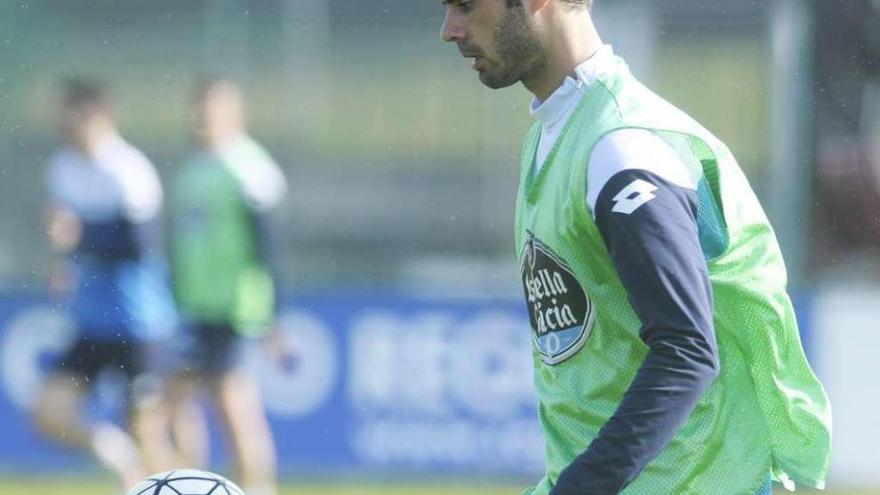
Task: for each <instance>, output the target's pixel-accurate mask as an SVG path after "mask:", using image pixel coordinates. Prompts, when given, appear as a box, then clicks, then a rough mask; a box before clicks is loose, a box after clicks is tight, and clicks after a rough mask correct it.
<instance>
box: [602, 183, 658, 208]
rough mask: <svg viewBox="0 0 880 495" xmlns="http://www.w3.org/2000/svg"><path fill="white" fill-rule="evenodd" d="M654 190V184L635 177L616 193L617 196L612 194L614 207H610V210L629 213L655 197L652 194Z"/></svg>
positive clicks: (655, 187)
mask: <svg viewBox="0 0 880 495" xmlns="http://www.w3.org/2000/svg"><path fill="white" fill-rule="evenodd" d="M656 190H657V186H655V185H654V184H651V183H650V182H648V181H644V180H642V179H636V180H634V181H632V182H630V184H629V185H628V186H626V187H624V188H623V190H622V191H620V192H619V193H617V196H614V208H611V211H613V212H615V213H623V214H624V215H629V214H630V213H632V212H634V211H636V210H637V209H638V208H639V207H640V206H642V205H643V204H645V203H647V202H648V201H651V200H652V199H654V198H656V197H657V196H656V195H655V194H654V191H656Z"/></svg>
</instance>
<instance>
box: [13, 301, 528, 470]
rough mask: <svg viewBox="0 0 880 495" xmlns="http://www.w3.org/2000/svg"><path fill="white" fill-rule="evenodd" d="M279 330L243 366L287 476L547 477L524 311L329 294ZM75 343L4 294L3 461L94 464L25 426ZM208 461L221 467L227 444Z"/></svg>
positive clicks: (107, 392)
mask: <svg viewBox="0 0 880 495" xmlns="http://www.w3.org/2000/svg"><path fill="white" fill-rule="evenodd" d="M279 327H280V330H281V335H282V338H283V339H284V342H285V346H284V347H285V348H286V349H288V354H289V355H288V356H287V358H286V359H283V360H273V359H270V358H268V356H267V353H266V352H265V349H263V348H262V347H261V346H260V345H258V344H256V343H254V344H253V345H251V346H249V347H248V348H247V349H246V351H245V363H246V365H247V366H248V368H250V369H251V370H252V371H253V372H254V373H256V376H257V377H258V379H259V382H260V384H261V387H262V390H263V396H264V400H265V403H266V407H267V410H268V413H269V417H270V422H271V426H272V429H273V432H274V434H275V438H276V441H277V448H278V453H279V461H280V465H281V468H282V470H283V471H287V472H323V473H326V472H334V471H345V472H379V473H382V472H385V473H401V472H412V473H432V474H437V473H462V474H492V473H497V474H505V475H528V476H531V475H534V474H537V473H539V472H540V471H541V459H542V454H543V442H542V440H541V434H540V429H539V425H538V422H537V418H536V411H535V398H534V394H533V391H532V371H531V370H532V362H531V355H530V348H529V345H530V344H529V331H528V323H527V320H526V316H525V311H524V308H523V305H522V303H521V301H518V300H456V299H445V298H419V297H408V296H400V295H375V294H373V293H339V292H332V293H329V292H328V293H325V294H313V295H309V296H303V297H297V298H296V299H295V300H294V301H292V302H291V304H287V305H285V306H284V307H283V308H282V311H281V313H280V318H279ZM74 336H75V332H74V329H73V328H72V326H71V325H70V323H69V320H68V319H67V317H66V315H64V314H62V313H59V312H57V311H55V310H53V309H52V307H51V306H50V305H48V303H47V302H46V301H45V300H44V299H42V298H40V297H36V296H14V295H13V296H7V297H4V298H0V350H2V354H0V438H3V439H4V441H3V442H0V465H2V466H6V467H7V468H8V469H10V468H11V469H15V470H19V469H58V468H73V467H77V466H80V465H82V464H83V463H84V462H87V458H85V457H84V456H82V455H79V454H76V453H73V452H70V451H65V450H62V449H60V448H58V447H56V446H54V445H52V444H50V443H48V442H46V441H44V440H41V439H40V438H39V436H38V434H37V432H36V431H35V430H34V428H33V427H32V426H31V425H30V422H29V421H28V419H27V413H28V411H29V410H30V409H31V407H32V405H33V401H34V400H35V398H36V394H37V391H38V390H39V386H40V384H41V383H42V381H43V380H44V379H45V377H46V373H47V372H48V371H49V370H50V369H51V362H52V359H53V356H57V355H58V354H59V353H61V352H63V350H64V349H65V348H66V346H68V345H69V344H70V342H72V339H73V338H74ZM170 345H173V344H170ZM99 382H100V381H99ZM108 382H109V383H110V385H103V384H102V383H98V384H96V387H95V388H96V389H97V390H98V392H97V393H96V394H95V397H94V400H93V401H92V402H93V404H92V405H91V406H90V408H91V410H92V412H93V413H95V414H101V412H102V411H101V410H106V411H111V412H112V411H113V410H114V408H116V409H117V410H118V403H117V404H114V402H117V401H116V399H118V398H119V393H118V391H117V392H116V393H114V389H113V387H112V380H108ZM114 398H115V399H114ZM106 414H110V413H106ZM214 457H215V460H217V461H218V462H223V459H224V457H225V456H223V455H221V454H220V453H219V446H215V453H214Z"/></svg>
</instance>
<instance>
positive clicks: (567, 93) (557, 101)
mask: <svg viewBox="0 0 880 495" xmlns="http://www.w3.org/2000/svg"><path fill="white" fill-rule="evenodd" d="M612 64H614V49H613V48H612V47H611V45H602V47H601V48H599V50H597V51H596V53H595V54H593V56H592V57H590V58H588V59H587V60H585V61H584V62H581V63H580V64H579V65H578V66H577V67H575V69H574V73H573V74H571V75H569V76H567V77H566V78H565V81H563V82H562V85H561V86H559V87H558V88H556V91H554V92H553V94H551V95H550V97H549V98H547V99H546V100H544V101H543V102H542V101H539V100H538V99H537V98H532V103H531V105H530V107H529V112H530V113H531V114H532V117H534V118H535V119H537V120H540V121H541V122H542V123H544V124H545V125H552V124H554V123H556V122H557V121H559V119H561V118H562V117H563V116H564V115H565V113H566V110H568V109H569V108H571V106H572V103H573V102H574V101H576V98H578V97H580V96H581V95H582V94H583V90H584V89H585V88H586V87H588V86H590V85H591V84H593V83H594V82H596V80H597V79H598V78H599V77H600V76H601V75H602V74H605V73H606V72H608V69H609V66H611V65H612Z"/></svg>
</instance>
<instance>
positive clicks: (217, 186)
mask: <svg viewBox="0 0 880 495" xmlns="http://www.w3.org/2000/svg"><path fill="white" fill-rule="evenodd" d="M193 115H194V127H195V129H194V133H195V136H196V138H197V140H198V142H199V147H200V149H199V151H198V152H197V153H196V154H195V155H194V156H193V157H192V158H191V159H189V160H188V161H187V162H186V163H185V164H184V165H183V168H182V170H181V172H180V175H179V177H178V180H177V183H176V184H175V188H174V229H173V239H172V241H173V242H172V267H173V274H174V283H175V293H176V296H177V301H178V307H179V310H180V312H181V315H182V316H183V317H184V318H185V320H186V323H187V328H188V329H189V337H190V338H191V339H192V347H191V352H190V355H189V356H188V357H187V359H186V365H187V366H188V368H189V370H188V373H186V374H187V375H189V378H197V379H198V380H199V381H202V380H204V381H205V382H206V383H208V384H209V386H210V390H211V392H212V393H213V394H212V395H213V399H214V402H215V404H216V407H217V410H218V411H219V413H220V419H221V420H222V423H223V425H224V426H225V429H226V431H227V433H228V434H229V437H230V440H231V442H230V444H231V446H232V449H233V451H234V454H235V461H236V465H237V467H238V471H239V473H238V474H239V479H241V481H242V486H243V487H244V489H245V490H247V492H248V493H249V494H252V495H272V494H275V493H276V492H277V487H276V483H277V482H276V459H275V446H274V442H273V440H272V435H271V432H270V430H269V425H268V422H267V419H266V412H265V409H264V406H263V401H262V398H261V397H260V392H259V388H258V385H257V383H256V381H255V380H254V379H253V377H252V376H250V374H248V373H247V372H246V371H245V370H244V369H242V367H241V366H240V364H241V363H240V360H239V357H240V350H241V344H242V342H243V341H244V339H245V338H247V337H251V338H264V337H267V336H269V335H270V334H269V332H270V331H271V330H272V329H273V326H274V321H273V320H274V311H275V300H276V298H275V285H274V281H273V276H272V273H271V264H270V263H269V255H268V249H267V248H268V244H269V242H268V238H267V236H268V231H267V219H266V216H267V214H268V213H269V212H270V211H271V210H272V209H273V208H274V207H275V206H277V205H278V203H279V202H280V201H281V199H282V197H283V195H284V193H285V191H286V182H285V179H284V176H283V174H282V173H281V171H280V169H279V168H278V165H276V164H275V162H274V161H273V160H272V158H271V157H270V156H269V155H268V153H266V151H265V150H264V149H263V148H262V147H261V146H260V145H259V144H258V143H256V142H255V141H254V140H253V139H252V138H251V137H250V136H248V135H247V132H246V130H245V121H244V105H243V99H242V96H241V92H240V91H239V89H238V87H237V86H236V85H235V84H233V83H231V82H230V81H227V80H223V79H211V80H207V81H205V82H203V83H202V84H201V85H200V86H199V88H198V89H197V91H196V97H195V102H194V105H193ZM267 342H269V343H273V342H277V340H275V341H272V340H268V341H267ZM186 381H189V382H190V386H192V385H194V381H193V380H186ZM186 395H191V394H190V393H188V392H187V393H186ZM176 402H178V403H179V404H180V407H181V408H183V409H181V410H182V411H184V412H183V413H182V414H186V413H185V409H186V408H187V407H188V406H187V404H188V403H189V404H191V402H189V401H186V400H177V401H176ZM184 417H185V416H184ZM190 417H192V416H190ZM202 430H203V428H202V427H197V426H196V425H194V424H193V423H191V426H190V427H187V428H177V431H179V432H181V434H182V435H187V436H189V437H190V438H189V439H188V440H185V441H184V442H182V445H184V446H185V448H184V450H186V451H188V452H190V453H191V455H190V457H192V458H193V459H192V462H193V463H194V464H195V465H200V464H203V463H204V462H205V459H204V457H205V456H204V452H205V450H206V449H204V448H199V445H198V444H199V443H205V442H206V438H203V439H198V438H196V435H194V434H193V433H194V432H199V431H202ZM199 452H201V454H199Z"/></svg>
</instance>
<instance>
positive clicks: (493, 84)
mask: <svg viewBox="0 0 880 495" xmlns="http://www.w3.org/2000/svg"><path fill="white" fill-rule="evenodd" d="M493 41H494V44H495V51H496V53H497V54H498V65H499V67H498V68H497V70H495V71H489V70H485V71H481V72H480V81H482V83H483V84H485V85H486V86H488V87H490V88H492V89H499V88H506V87H508V86H511V85H513V84H516V83H517V82H520V81H524V80H527V79H529V78H530V77H532V76H534V75H535V74H537V73H539V72H540V71H542V70H543V69H544V67H545V66H546V64H547V59H546V57H545V56H544V45H543V44H542V43H541V40H540V39H539V38H538V35H537V34H536V33H535V31H534V30H533V29H532V27H531V26H530V25H529V23H528V22H527V20H526V16H525V7H523V5H522V4H521V3H520V4H518V5H517V4H514V5H509V6H508V8H507V12H506V13H505V14H504V18H503V19H501V22H499V23H498V26H497V27H496V28H495V35H494V38H493Z"/></svg>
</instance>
